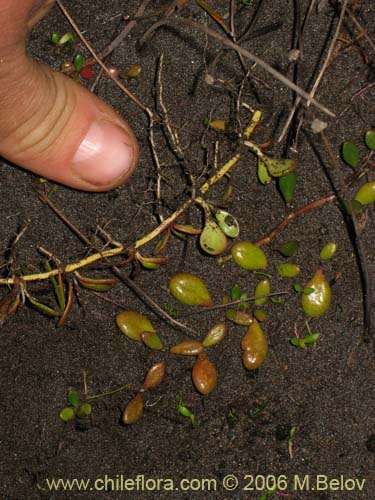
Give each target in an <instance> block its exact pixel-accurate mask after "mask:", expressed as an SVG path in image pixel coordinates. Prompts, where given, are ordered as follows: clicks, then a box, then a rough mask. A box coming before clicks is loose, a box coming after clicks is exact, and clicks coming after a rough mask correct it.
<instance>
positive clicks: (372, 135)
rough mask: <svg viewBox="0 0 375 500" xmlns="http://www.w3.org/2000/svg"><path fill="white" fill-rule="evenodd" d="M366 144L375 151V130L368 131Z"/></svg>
mask: <svg viewBox="0 0 375 500" xmlns="http://www.w3.org/2000/svg"><path fill="white" fill-rule="evenodd" d="M365 144H366V146H367V147H368V148H369V149H371V150H372V151H373V150H374V149H375V130H368V131H367V132H366V134H365Z"/></svg>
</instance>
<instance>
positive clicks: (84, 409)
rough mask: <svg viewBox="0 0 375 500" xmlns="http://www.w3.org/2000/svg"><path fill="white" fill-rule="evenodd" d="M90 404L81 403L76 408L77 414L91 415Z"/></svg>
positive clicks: (84, 416)
mask: <svg viewBox="0 0 375 500" xmlns="http://www.w3.org/2000/svg"><path fill="white" fill-rule="evenodd" d="M91 412H92V406H91V405H90V404H89V403H83V404H81V406H80V407H79V408H78V410H77V415H78V416H79V417H81V418H88V417H89V416H90V415H91Z"/></svg>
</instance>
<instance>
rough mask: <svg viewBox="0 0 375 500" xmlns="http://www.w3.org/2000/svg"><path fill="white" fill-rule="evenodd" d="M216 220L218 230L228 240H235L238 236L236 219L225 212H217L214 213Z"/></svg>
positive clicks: (238, 228)
mask: <svg viewBox="0 0 375 500" xmlns="http://www.w3.org/2000/svg"><path fill="white" fill-rule="evenodd" d="M215 217H216V220H217V222H218V224H219V227H220V229H221V230H222V231H223V233H224V234H225V235H226V236H228V237H229V238H237V236H238V235H239V234H240V226H239V224H238V222H237V219H235V218H234V217H233V215H231V214H230V213H229V212H227V211H226V210H218V211H217V212H216V213H215Z"/></svg>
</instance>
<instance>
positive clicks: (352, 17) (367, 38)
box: [346, 8, 375, 53]
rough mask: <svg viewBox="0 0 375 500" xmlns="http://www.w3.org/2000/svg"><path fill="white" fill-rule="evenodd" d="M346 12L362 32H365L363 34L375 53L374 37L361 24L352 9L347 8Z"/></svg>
mask: <svg viewBox="0 0 375 500" xmlns="http://www.w3.org/2000/svg"><path fill="white" fill-rule="evenodd" d="M346 13H347V14H348V16H349V17H350V19H351V20H352V21H353V23H354V24H355V25H356V27H357V28H358V29H359V31H360V32H361V33H363V36H364V37H365V38H366V40H367V42H368V44H369V45H370V47H371V48H372V50H373V52H374V53H375V43H374V42H373V40H372V38H371V37H370V35H369V34H368V32H367V29H364V28H363V27H362V25H361V23H360V22H359V21H358V19H357V18H356V16H355V15H354V14H353V13H352V12H351V11H350V9H348V8H346Z"/></svg>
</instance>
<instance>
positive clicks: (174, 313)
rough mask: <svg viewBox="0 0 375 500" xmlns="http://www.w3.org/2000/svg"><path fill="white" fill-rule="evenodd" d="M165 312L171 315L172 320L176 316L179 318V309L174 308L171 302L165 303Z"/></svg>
mask: <svg viewBox="0 0 375 500" xmlns="http://www.w3.org/2000/svg"><path fill="white" fill-rule="evenodd" d="M163 309H164V311H165V312H166V313H168V314H169V316H171V317H172V318H174V317H175V316H177V314H178V309H177V308H176V307H173V306H172V305H171V304H169V302H165V303H164V307H163Z"/></svg>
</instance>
